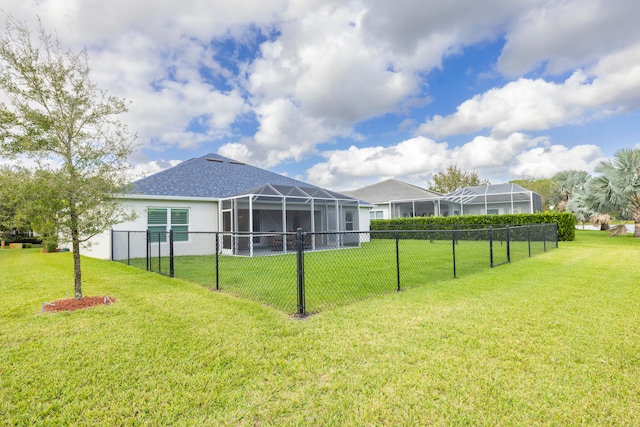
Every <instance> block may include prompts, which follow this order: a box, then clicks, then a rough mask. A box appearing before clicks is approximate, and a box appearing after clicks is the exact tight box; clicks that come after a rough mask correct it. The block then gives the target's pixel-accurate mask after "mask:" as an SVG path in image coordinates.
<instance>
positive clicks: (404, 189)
mask: <svg viewBox="0 0 640 427" xmlns="http://www.w3.org/2000/svg"><path fill="white" fill-rule="evenodd" d="M342 193H343V194H346V195H348V196H351V197H355V198H356V199H359V200H365V201H367V202H369V203H371V204H372V205H374V207H373V208H372V209H371V211H370V218H371V219H388V218H398V217H406V216H432V215H436V212H437V210H436V208H437V206H436V205H434V203H433V200H436V199H437V198H439V197H442V194H440V193H436V192H435V191H430V190H427V189H424V188H421V187H418V186H416V185H413V184H409V183H406V182H403V181H399V180H397V179H387V180H385V181H381V182H378V183H376V184H372V185H368V186H366V187H362V188H360V189H358V190H351V191H343V192H342Z"/></svg>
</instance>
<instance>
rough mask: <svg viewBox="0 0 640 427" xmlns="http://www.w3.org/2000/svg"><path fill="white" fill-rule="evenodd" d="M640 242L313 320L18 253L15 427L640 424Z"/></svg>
mask: <svg viewBox="0 0 640 427" xmlns="http://www.w3.org/2000/svg"><path fill="white" fill-rule="evenodd" d="M639 254H640V239H633V238H627V237H619V238H611V237H608V236H607V235H606V234H603V233H600V232H587V231H578V232H577V238H576V241H574V242H563V243H561V245H560V249H559V250H554V251H551V252H548V253H545V254H542V255H539V256H536V257H533V258H527V259H524V260H522V261H519V262H516V263H512V264H510V265H505V266H501V267H500V268H495V269H485V270H483V271H481V272H478V273H477V274H468V275H466V276H463V277H460V278H458V279H448V280H442V281H439V282H436V283H433V284H431V285H429V286H419V287H415V288H412V289H409V290H407V291H405V292H401V293H391V294H388V295H385V296H382V297H379V298H370V299H367V300H364V301H362V302H359V303H355V304H351V305H347V306H341V307H337V308H335V309H333V310H326V311H323V312H321V313H319V314H317V315H314V316H311V317H309V318H307V319H306V320H293V319H292V318H290V317H289V316H288V315H286V314H284V313H283V312H281V311H278V310H274V309H273V308H270V307H267V306H264V305H262V304H259V303H257V302H252V301H247V300H243V299H238V298H235V297H233V296H231V295H229V294H225V293H219V292H211V291H209V290H208V289H206V288H205V287H203V286H200V285H199V284H196V283H193V282H186V281H182V280H179V279H170V278H166V277H163V276H160V275H157V274H153V273H147V272H145V271H141V270H139V269H135V268H133V267H128V266H126V265H122V264H118V263H112V262H107V261H99V260H93V259H83V263H84V264H83V267H84V293H85V295H110V296H112V297H115V298H116V299H117V302H116V303H115V304H113V305H109V306H100V307H95V308H92V309H87V310H82V311H76V312H68V313H56V314H53V313H46V314H43V313H41V304H42V302H43V301H51V300H54V299H58V298H62V297H64V296H65V294H66V293H67V292H69V293H70V294H72V284H73V280H72V270H73V269H72V259H71V255H70V254H68V253H59V254H42V253H40V252H38V251H36V250H22V251H19V250H4V251H0V266H1V268H0V296H1V298H0V424H1V425H109V426H111V425H234V426H235V425H241V426H242V425H252V426H255V425H354V426H362V425H420V426H423V425H474V426H475V425H517V426H520V425H553V426H558V425H602V426H611V425H628V426H636V425H640V292H639V283H640V270H639V269H638V268H637V267H636V264H637V259H638V255H639Z"/></svg>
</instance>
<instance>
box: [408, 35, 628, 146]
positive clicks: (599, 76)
mask: <svg viewBox="0 0 640 427" xmlns="http://www.w3.org/2000/svg"><path fill="white" fill-rule="evenodd" d="M639 99H640V44H638V45H635V46H633V47H631V48H629V49H627V50H625V51H623V52H616V53H614V54H611V55H609V56H607V57H605V58H603V59H602V60H601V61H600V62H599V63H598V64H596V65H595V66H593V67H591V68H590V69H587V70H585V71H582V70H578V71H575V72H574V73H573V75H572V76H571V77H569V78H568V79H566V80H565V81H564V82H562V83H553V82H548V81H545V80H543V79H536V80H531V79H526V78H521V79H519V80H516V81H513V82H510V83H508V84H506V85H505V86H504V87H502V88H494V89H491V90H489V91H487V92H485V93H483V94H481V95H476V96H474V97H473V98H471V99H469V100H467V101H465V102H463V103H462V104H460V105H459V106H458V107H457V109H456V112H455V113H453V114H451V115H449V116H444V117H443V116H439V115H438V116H434V117H433V118H430V119H428V120H427V121H426V122H425V123H423V124H422V125H421V126H420V127H419V129H418V133H419V134H424V135H427V136H432V137H446V136H449V135H455V134H460V133H471V132H478V131H481V130H483V129H490V131H491V132H492V133H495V134H498V135H508V134H510V133H512V132H518V131H527V130H544V129H549V128H552V127H556V126H561V125H565V124H570V123H579V122H582V121H585V120H589V119H591V118H592V117H594V116H595V117H598V116H602V115H607V114H611V113H613V112H615V111H617V110H619V109H624V108H625V107H627V106H628V105H629V104H630V103H631V104H633V105H634V107H637V104H638V100H639Z"/></svg>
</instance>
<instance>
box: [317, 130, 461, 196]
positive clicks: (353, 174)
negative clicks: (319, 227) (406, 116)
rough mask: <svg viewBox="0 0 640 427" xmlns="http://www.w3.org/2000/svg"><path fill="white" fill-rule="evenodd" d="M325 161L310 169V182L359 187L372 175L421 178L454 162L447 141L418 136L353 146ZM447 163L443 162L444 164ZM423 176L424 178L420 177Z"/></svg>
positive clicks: (332, 154) (329, 155)
mask: <svg viewBox="0 0 640 427" xmlns="http://www.w3.org/2000/svg"><path fill="white" fill-rule="evenodd" d="M323 155H324V157H325V158H326V159H327V160H326V162H323V163H318V164H316V165H315V166H313V167H312V168H310V169H309V170H308V171H307V179H308V180H309V182H312V183H315V184H317V185H320V186H326V187H330V188H332V187H335V186H336V185H340V186H343V187H344V188H343V189H349V188H356V187H357V186H358V185H357V183H359V182H362V181H363V180H365V181H366V180H367V179H368V178H370V177H376V176H378V177H387V178H388V177H400V176H403V177H410V176H413V177H414V178H417V179H422V180H423V183H424V182H426V179H427V177H428V176H429V175H430V174H431V173H432V172H433V171H437V170H440V169H443V168H446V166H448V165H449V164H450V163H451V152H450V151H448V145H447V144H446V143H436V142H435V141H433V140H430V139H427V138H424V137H416V138H412V139H409V140H406V141H402V142H400V143H398V144H397V145H394V146H392V147H381V146H376V147H365V148H358V147H354V146H351V147H349V149H347V150H335V151H331V152H326V153H324V154H323ZM443 165H444V166H443ZM419 177H423V178H419Z"/></svg>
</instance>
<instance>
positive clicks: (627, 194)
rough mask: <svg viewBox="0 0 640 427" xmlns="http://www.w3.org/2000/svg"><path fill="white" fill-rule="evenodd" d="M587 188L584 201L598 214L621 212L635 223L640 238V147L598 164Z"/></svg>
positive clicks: (618, 153)
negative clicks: (595, 174)
mask: <svg viewBox="0 0 640 427" xmlns="http://www.w3.org/2000/svg"><path fill="white" fill-rule="evenodd" d="M595 171H596V173H597V174H598V175H597V176H595V177H594V178H593V179H592V180H591V181H589V184H588V186H587V190H586V191H585V204H586V205H587V206H588V207H590V208H591V209H593V210H594V211H596V212H599V213H613V214H618V216H619V217H620V218H621V219H627V218H631V219H633V221H634V223H635V224H636V229H635V233H634V236H635V237H640V149H637V148H636V149H621V150H618V151H617V152H616V153H615V155H614V158H613V159H611V160H607V161H604V162H601V163H599V164H598V165H597V166H596V168H595Z"/></svg>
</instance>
